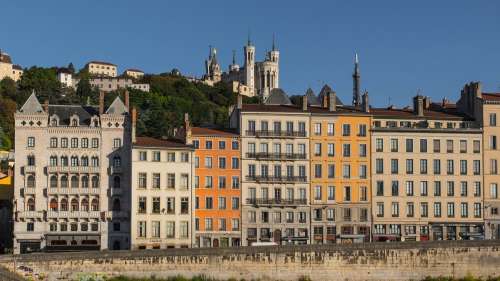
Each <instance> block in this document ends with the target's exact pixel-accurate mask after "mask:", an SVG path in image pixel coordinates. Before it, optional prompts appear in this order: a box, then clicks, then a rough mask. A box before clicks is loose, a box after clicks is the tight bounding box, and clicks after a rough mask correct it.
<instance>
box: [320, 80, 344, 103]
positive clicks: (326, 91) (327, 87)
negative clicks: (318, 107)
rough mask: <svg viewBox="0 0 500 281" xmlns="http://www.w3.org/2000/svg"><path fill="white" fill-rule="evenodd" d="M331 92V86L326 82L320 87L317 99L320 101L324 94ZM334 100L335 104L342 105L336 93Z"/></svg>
mask: <svg viewBox="0 0 500 281" xmlns="http://www.w3.org/2000/svg"><path fill="white" fill-rule="evenodd" d="M331 92H333V90H332V88H330V86H328V84H325V85H324V86H323V88H321V91H320V92H319V96H318V100H319V101H320V102H321V101H322V100H323V97H324V96H325V95H326V96H328V93H331ZM336 97H337V98H336V101H337V105H343V103H342V101H341V100H340V99H339V96H337V95H336Z"/></svg>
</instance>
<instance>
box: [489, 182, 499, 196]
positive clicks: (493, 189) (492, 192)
mask: <svg viewBox="0 0 500 281" xmlns="http://www.w3.org/2000/svg"><path fill="white" fill-rule="evenodd" d="M490 198H491V199H497V198H498V184H496V183H491V184H490Z"/></svg>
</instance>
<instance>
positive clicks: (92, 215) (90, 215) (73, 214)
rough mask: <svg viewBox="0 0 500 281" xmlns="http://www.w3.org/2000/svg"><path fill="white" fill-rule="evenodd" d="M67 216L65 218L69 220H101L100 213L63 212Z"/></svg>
mask: <svg viewBox="0 0 500 281" xmlns="http://www.w3.org/2000/svg"><path fill="white" fill-rule="evenodd" d="M61 213H63V214H61V215H66V216H65V217H69V218H99V217H100V212H99V211H70V212H61Z"/></svg>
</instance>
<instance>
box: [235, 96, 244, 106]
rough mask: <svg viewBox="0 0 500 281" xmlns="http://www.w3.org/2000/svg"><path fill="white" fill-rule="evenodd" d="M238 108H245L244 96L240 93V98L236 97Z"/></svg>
mask: <svg viewBox="0 0 500 281" xmlns="http://www.w3.org/2000/svg"><path fill="white" fill-rule="evenodd" d="M236 108H237V109H240V110H241V109H242V108H243V96H242V95H240V94H239V93H238V96H237V97H236Z"/></svg>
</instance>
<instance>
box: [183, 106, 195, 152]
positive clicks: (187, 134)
mask: <svg viewBox="0 0 500 281" xmlns="http://www.w3.org/2000/svg"><path fill="white" fill-rule="evenodd" d="M184 130H185V139H184V142H185V143H186V144H193V140H192V138H191V136H192V132H191V122H190V121H189V113H187V112H186V113H184Z"/></svg>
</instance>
